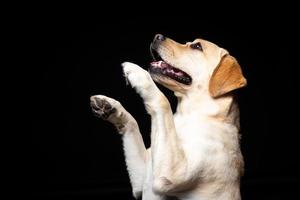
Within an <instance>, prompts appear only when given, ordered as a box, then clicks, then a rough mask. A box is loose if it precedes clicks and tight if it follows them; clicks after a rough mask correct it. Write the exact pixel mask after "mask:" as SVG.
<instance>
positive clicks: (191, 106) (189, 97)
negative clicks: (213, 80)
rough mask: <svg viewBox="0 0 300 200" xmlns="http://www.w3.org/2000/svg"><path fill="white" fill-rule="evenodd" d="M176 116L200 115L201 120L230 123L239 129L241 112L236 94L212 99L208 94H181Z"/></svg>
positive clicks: (178, 95)
mask: <svg viewBox="0 0 300 200" xmlns="http://www.w3.org/2000/svg"><path fill="white" fill-rule="evenodd" d="M175 96H177V98H178V104H177V109H176V114H178V115H182V116H185V115H193V114H195V115H198V116H197V117H199V118H211V119H215V120H216V121H221V122H226V123H230V124H232V125H234V126H236V127H237V128H239V110H238V106H237V102H236V100H235V97H234V94H228V95H225V96H223V97H219V98H212V97H211V96H210V95H209V93H208V92H202V93H194V92H193V93H192V94H191V93H189V94H181V93H180V94H179V93H175Z"/></svg>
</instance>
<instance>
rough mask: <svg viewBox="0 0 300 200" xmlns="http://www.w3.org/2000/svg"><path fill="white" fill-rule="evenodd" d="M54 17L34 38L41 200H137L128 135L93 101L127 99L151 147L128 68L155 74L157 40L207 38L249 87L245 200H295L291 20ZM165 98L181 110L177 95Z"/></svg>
mask: <svg viewBox="0 0 300 200" xmlns="http://www.w3.org/2000/svg"><path fill="white" fill-rule="evenodd" d="M252 14H253V15H255V12H254V13H252ZM54 16H55V14H52V15H51V14H50V15H49V16H48V17H45V18H43V19H42V20H41V21H39V22H38V23H36V24H34V26H36V27H35V28H33V29H31V30H29V32H30V34H31V35H32V36H33V38H35V40H36V41H37V42H36V43H37V46H36V48H35V52H36V55H35V56H38V57H39V59H38V67H37V68H33V70H32V74H31V76H28V80H29V81H30V79H31V80H32V83H33V84H32V88H33V89H34V90H33V91H34V93H33V97H34V102H35V104H34V108H35V109H33V110H34V111H36V113H35V114H34V115H33V117H32V118H31V119H32V123H31V124H32V135H31V141H30V145H28V146H30V153H29V154H28V155H27V161H26V165H27V166H28V169H29V171H27V172H26V173H28V175H29V178H28V183H27V184H28V186H29V190H28V191H29V192H30V194H31V195H32V196H35V197H44V196H49V197H66V198H74V197H79V198H81V197H82V199H90V198H97V199H113V198H122V199H133V197H132V196H131V190H130V183H129V179H128V175H127V171H126V167H125V162H124V156H123V149H122V143H121V136H120V135H118V134H117V132H116V130H115V129H114V127H113V126H112V125H110V124H109V123H107V122H104V121H102V120H99V119H97V118H95V117H94V116H93V115H92V113H91V110H90V107H89V97H90V96H91V95H95V94H104V95H107V96H110V97H113V98H115V99H117V100H119V101H120V102H121V103H122V104H123V106H124V107H125V108H126V109H127V110H128V111H129V112H130V113H132V115H133V116H134V117H135V118H136V119H137V121H138V123H139V125H140V128H141V131H142V134H143V137H144V140H145V143H146V145H147V146H149V133H150V118H149V116H148V115H147V114H146V111H145V109H144V106H143V103H142V100H141V98H140V97H139V96H138V95H137V94H136V93H135V92H134V90H133V89H131V88H130V87H129V86H126V82H125V80H124V77H123V75H122V69H121V66H120V64H121V63H122V62H124V61H131V62H135V63H137V64H139V65H141V66H143V67H144V68H147V67H148V63H149V62H150V61H151V57H150V54H149V44H150V42H151V41H152V39H153V37H154V35H155V34H156V33H162V34H164V35H165V36H167V37H170V38H172V39H174V40H176V41H178V42H182V43H184V42H187V41H192V40H194V39H195V38H197V37H201V38H204V39H207V40H209V41H212V42H214V43H216V44H218V45H219V46H221V47H224V48H225V49H227V50H228V51H229V52H230V53H231V55H233V56H234V57H236V58H237V60H238V61H239V63H240V64H241V66H242V69H243V71H244V75H245V77H246V78H247V80H248V86H247V87H246V88H244V89H241V90H240V91H239V92H238V95H239V104H240V110H241V131H242V141H241V148H242V152H243V155H244V157H245V164H246V170H245V175H244V177H243V178H242V182H241V188H242V196H243V199H287V198H291V197H292V196H293V195H294V194H295V193H296V190H297V188H298V187H296V186H298V185H299V176H298V175H299V173H298V170H299V167H300V166H299V155H298V153H297V152H298V140H297V134H299V133H298V129H297V127H298V124H297V121H298V120H297V117H293V116H292V113H293V112H294V113H297V112H296V109H297V107H298V104H297V103H298V101H297V100H296V95H297V92H296V86H295V84H296V81H297V80H296V77H297V73H296V68H297V63H296V62H294V61H295V57H294V55H293V53H294V52H295V51H294V49H295V47H294V42H295V41H296V34H295V33H294V27H293V25H290V24H289V23H288V22H290V21H289V18H282V17H281V16H278V17H274V15H272V16H269V17H268V15H266V17H264V18H260V17H259V18H258V19H254V18H251V17H250V19H239V16H233V18H227V17H224V16H223V18H222V17H219V18H217V19H211V18H210V17H208V18H209V19H207V18H203V17H201V16H199V15H183V16H180V15H165V16H155V17H154V16H151V17H150V16H148V17H146V16H143V17H142V16H140V15H137V16H133V17H128V16H125V15H124V16H123V15H120V16H119V17H116V18H114V19H113V18H109V17H106V16H105V15H104V16H97V15H95V16H91V17H79V18H75V17H73V16H72V15H70V16H68V15H66V16H63V17H62V16H59V17H54ZM162 90H163V91H164V93H165V94H166V95H167V96H168V98H169V100H170V101H171V103H172V105H173V107H174V105H175V103H176V100H175V98H174V97H173V95H172V93H171V92H170V91H168V90H166V89H164V88H162ZM37 101H38V102H37ZM34 111H32V112H34Z"/></svg>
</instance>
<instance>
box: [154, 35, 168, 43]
mask: <svg viewBox="0 0 300 200" xmlns="http://www.w3.org/2000/svg"><path fill="white" fill-rule="evenodd" d="M165 39H166V37H165V36H163V35H162V34H156V35H155V37H154V40H158V41H164V40H165Z"/></svg>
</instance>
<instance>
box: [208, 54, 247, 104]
mask: <svg viewBox="0 0 300 200" xmlns="http://www.w3.org/2000/svg"><path fill="white" fill-rule="evenodd" d="M246 85H247V80H246V79H245V77H244V76H243V74H242V70H241V67H240V65H239V63H238V62H237V61H236V59H235V58H234V57H232V56H230V55H229V54H227V55H225V56H223V57H222V59H221V61H220V63H219V65H218V66H217V67H216V69H215V70H214V72H213V74H212V76H211V78H210V81H209V92H210V95H211V96H212V97H213V98H217V97H220V96H222V95H224V94H226V93H228V92H231V91H233V90H235V89H238V88H241V87H244V86H246Z"/></svg>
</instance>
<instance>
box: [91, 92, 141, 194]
mask: <svg viewBox="0 0 300 200" xmlns="http://www.w3.org/2000/svg"><path fill="white" fill-rule="evenodd" d="M91 107H92V110H93V113H94V114H95V115H96V116H97V117H100V118H102V119H104V120H107V121H109V122H111V123H112V124H114V125H115V127H116V128H117V130H118V132H119V133H120V134H121V135H122V139H123V146H124V153H125V160H126V165H127V170H128V173H129V178H130V182H131V185H132V190H133V195H134V197H135V198H138V197H140V196H141V194H142V191H143V183H144V177H145V173H146V148H145V145H144V142H143V138H142V136H141V133H140V130H139V127H138V124H137V122H136V120H135V119H134V118H133V117H132V116H131V114H130V113H129V112H127V111H126V110H125V109H124V107H123V106H122V105H121V104H120V103H119V102H118V101H116V100H114V99H112V98H109V97H106V96H103V95H96V96H92V97H91Z"/></svg>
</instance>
